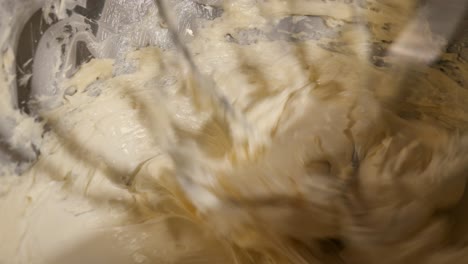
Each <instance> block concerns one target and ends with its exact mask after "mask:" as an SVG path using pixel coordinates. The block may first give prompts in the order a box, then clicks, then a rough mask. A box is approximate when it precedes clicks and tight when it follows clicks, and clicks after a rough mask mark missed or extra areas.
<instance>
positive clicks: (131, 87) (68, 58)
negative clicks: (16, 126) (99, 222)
mask: <svg viewBox="0 0 468 264" xmlns="http://www.w3.org/2000/svg"><path fill="white" fill-rule="evenodd" d="M52 2H54V1H52ZM55 2H57V1H55ZM55 2H54V3H55ZM58 2H60V3H62V5H57V3H55V5H54V4H52V5H50V3H49V5H46V7H49V8H46V7H44V8H42V9H41V11H39V12H37V13H35V15H33V16H32V17H31V19H30V20H29V22H27V23H26V24H25V26H24V27H23V32H22V33H21V34H18V35H19V42H18V49H17V50H16V62H17V71H16V72H17V76H16V83H15V84H14V85H16V88H17V89H16V91H17V95H18V96H17V98H14V99H15V100H13V101H14V102H15V103H16V104H15V107H14V108H15V111H16V112H21V115H23V116H25V115H29V116H32V117H34V118H36V119H39V120H41V122H42V123H41V125H42V124H45V126H46V128H47V129H46V131H45V133H44V134H46V135H49V136H48V137H49V140H52V139H53V140H55V141H53V142H56V145H57V146H59V147H56V146H55V145H54V147H52V148H51V149H53V150H50V149H48V152H47V154H45V155H44V156H40V157H39V158H38V159H39V162H38V164H39V165H34V166H35V167H33V169H32V171H34V168H36V167H37V169H38V170H39V169H43V170H45V171H47V172H48V173H49V171H57V173H56V174H57V175H59V176H60V175H61V174H60V173H59V171H61V169H60V166H58V165H56V167H57V168H55V167H53V166H51V165H50V164H47V162H46V161H49V160H53V159H52V158H51V157H56V156H54V155H59V154H56V153H60V155H63V156H67V157H71V158H70V160H77V162H76V163H77V164H78V163H79V164H83V166H84V167H86V165H89V167H91V168H93V170H92V172H89V175H94V173H95V171H96V170H99V171H101V172H102V174H103V175H104V176H105V177H106V179H107V180H109V182H111V183H112V184H113V185H116V186H119V187H120V188H121V189H123V190H125V191H126V192H127V193H128V195H130V196H131V197H132V200H131V203H132V206H134V207H135V208H137V209H134V208H133V207H132V209H131V210H128V211H129V212H128V213H129V214H130V211H132V212H133V211H137V212H138V217H140V218H138V217H135V218H134V219H139V221H140V222H138V223H141V222H143V220H141V219H144V224H143V225H144V226H145V227H144V229H145V230H146V229H149V227H148V225H151V226H152V224H154V225H155V226H158V227H159V225H160V224H161V223H168V222H169V221H173V220H174V219H177V221H178V222H177V225H174V226H177V228H173V229H177V230H182V231H184V230H185V231H186V232H185V233H184V232H182V231H180V233H183V235H180V234H179V233H178V232H177V231H174V233H175V235H172V233H171V232H169V231H161V230H162V229H157V228H154V226H152V227H153V229H151V230H153V231H154V233H151V236H152V237H154V240H155V241H158V237H160V241H159V243H157V242H154V241H153V242H154V243H155V244H157V245H158V246H159V247H161V248H163V249H164V248H165V247H167V248H170V249H171V250H173V251H171V250H168V251H167V252H169V253H167V256H166V255H164V256H159V255H158V254H154V256H153V255H151V254H153V253H147V254H148V256H153V257H154V258H152V259H151V260H162V259H163V260H164V261H169V262H171V263H219V262H223V263H224V262H225V263H278V264H283V263H304V264H306V263H327V264H330V263H351V264H352V263H359V264H366V263H369V264H372V263H383V264H394V263H421V264H422V263H434V264H437V263H441V264H442V263H457V262H459V263H462V262H463V260H464V259H465V258H466V257H468V247H467V244H466V242H467V241H468V224H466V223H468V221H466V220H468V215H466V213H465V211H466V209H467V207H466V206H467V204H468V193H467V191H466V188H465V187H466V184H467V180H468V134H467V132H468V130H467V129H468V104H467V103H468V90H467V89H466V87H467V83H468V64H467V59H468V58H467V56H466V54H467V51H468V39H467V37H468V34H467V32H466V28H467V27H466V25H468V24H467V21H468V20H467V16H466V10H467V6H468V1H466V0H451V1H437V0H427V1H416V0H415V1H407V0H399V1H390V0H388V1H378V0H368V1H365V0H354V1H353V0H351V1H346V0H342V1H331V0H330V1H328V0H309V1H307V0H289V1H282V0H261V1H254V0H237V1H222V0H205V1H201V0H181V1H177V0H141V1H110V0H108V1H58ZM52 7H53V8H52ZM38 21H42V22H40V23H38ZM41 23H42V24H41ZM26 51H27V52H26ZM108 116H112V117H113V118H114V119H111V120H112V122H108V123H106V124H105V125H103V126H102V127H105V129H103V128H102V127H101V125H100V122H101V121H102V120H104V121H106V120H107V119H106V118H107V117H108ZM77 120H79V121H77ZM113 122H116V123H117V122H121V123H118V124H115V123H113ZM119 124H124V125H125V126H124V125H121V126H119ZM89 130H91V131H94V130H96V131H98V132H99V133H100V134H99V133H98V134H99V136H94V135H92V134H91V132H89ZM103 131H104V132H103ZM126 131H131V132H126ZM0 133H1V134H0V138H5V140H2V141H1V143H2V144H10V145H11V147H9V149H10V150H11V151H10V152H11V153H10V156H12V157H15V159H22V158H21V157H20V156H21V155H17V154H16V152H15V146H14V144H13V143H14V142H13V143H12V141H11V140H9V138H10V136H9V134H8V133H7V132H5V133H3V131H0ZM132 133H134V134H132ZM4 134H5V135H4ZM10 134H11V133H10ZM50 138H52V139H50ZM106 140H107V141H109V142H111V143H112V144H111V143H109V144H107V143H106V144H107V145H106V144H104V143H102V142H103V141H106ZM132 140H133V141H132ZM89 142H91V143H89ZM128 142H130V143H135V146H137V147H138V148H137V147H134V148H132V147H129V146H128V145H131V144H128ZM148 142H150V143H148ZM113 143H115V144H113ZM110 145H112V146H110ZM114 145H115V146H114ZM28 146H29V145H28ZM33 146H34V147H33V148H34V156H37V155H39V152H40V150H41V148H40V146H36V145H33ZM31 148H32V147H31ZM55 149H60V151H56V150H55ZM40 155H43V154H40ZM47 155H48V156H47ZM119 155H120V156H119ZM17 157H19V158H17ZM0 158H1V156H0ZM25 159H26V158H25ZM41 159H42V162H41ZM27 160H28V161H29V160H31V157H30V156H28V157H27ZM44 168H46V169H44ZM76 170H78V171H82V170H85V169H82V168H79V169H76ZM74 173H75V174H76V172H74ZM75 174H73V173H71V172H70V173H69V174H67V176H64V178H67V179H68V178H73V177H72V176H70V175H75ZM57 175H53V176H50V177H51V178H53V179H57V178H59V176H57ZM54 177H55V178H54ZM91 178H92V177H91ZM91 183H92V180H89V182H87V183H86V184H85V186H86V187H84V191H83V190H80V191H82V192H80V191H77V192H78V193H85V194H86V195H88V189H89V186H90V185H91ZM73 188H75V186H72V187H70V190H73ZM76 188H77V187H76ZM96 197H100V196H99V195H96ZM96 197H93V199H95V200H99V199H98V198H96ZM135 204H136V205H135ZM121 206H123V207H125V206H128V205H121ZM129 207H130V206H129ZM129 219H133V218H131V217H129ZM155 219H156V220H155ZM151 221H154V222H151ZM171 223H172V222H171ZM161 225H162V224H161ZM167 225H168V226H170V225H169V224H167ZM182 226H183V227H182ZM188 226H190V227H193V230H195V229H196V230H197V231H193V230H192V229H190V228H188ZM169 229H170V228H168V230H169ZM129 230H132V231H128V232H137V231H134V230H139V229H138V227H134V226H132V227H131V228H129ZM164 230H166V229H164ZM170 230H172V229H170ZM138 232H139V231H138ZM179 235H180V237H183V239H181V240H180V241H182V240H183V241H182V242H180V243H182V244H183V243H186V244H188V245H190V246H188V247H182V246H180V245H178V244H177V243H179V242H177V243H176V242H174V243H173V244H171V243H172V242H173V241H172V240H171V239H167V237H171V238H173V240H174V241H179V240H178V239H179V237H178V236H179ZM163 238H164V239H167V241H169V242H167V244H166V242H164V243H161V241H162V240H163ZM171 241H172V242H171ZM187 241H189V242H187ZM194 241H195V242H194ZM197 241H201V242H197ZM153 242H152V243H153ZM162 244H164V245H162ZM151 245H152V244H151ZM184 245H185V244H184ZM179 246H180V247H179ZM179 248H183V249H180V250H179ZM215 249H216V250H215ZM148 258H151V257H148ZM164 258H166V259H164ZM65 259H66V257H65ZM0 260H1V259H0ZM57 263H58V262H57ZM122 263H126V262H122Z"/></svg>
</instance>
